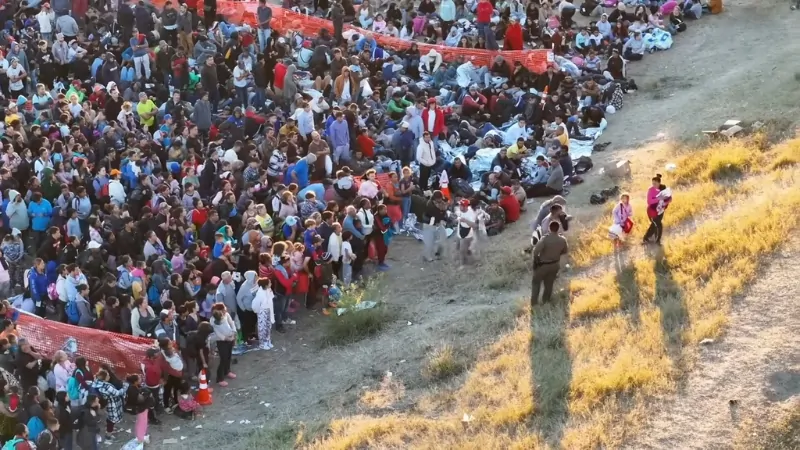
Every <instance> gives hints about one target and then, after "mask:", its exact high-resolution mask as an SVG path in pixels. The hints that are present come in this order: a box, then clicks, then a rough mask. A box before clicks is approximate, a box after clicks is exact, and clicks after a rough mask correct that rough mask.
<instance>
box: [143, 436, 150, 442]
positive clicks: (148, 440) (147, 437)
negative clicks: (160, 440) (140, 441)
mask: <svg viewBox="0 0 800 450" xmlns="http://www.w3.org/2000/svg"><path fill="white" fill-rule="evenodd" d="M144 443H145V444H149V443H150V435H149V434H145V435H144Z"/></svg>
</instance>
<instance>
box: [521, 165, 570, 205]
mask: <svg viewBox="0 0 800 450" xmlns="http://www.w3.org/2000/svg"><path fill="white" fill-rule="evenodd" d="M563 191H564V171H563V170H562V169H561V162H560V161H559V158H558V156H556V155H553V156H551V157H550V175H549V176H548V178H547V182H546V183H540V184H534V185H532V186H530V187H529V188H528V189H527V193H528V197H547V196H550V195H556V194H561V193H562V192H563Z"/></svg>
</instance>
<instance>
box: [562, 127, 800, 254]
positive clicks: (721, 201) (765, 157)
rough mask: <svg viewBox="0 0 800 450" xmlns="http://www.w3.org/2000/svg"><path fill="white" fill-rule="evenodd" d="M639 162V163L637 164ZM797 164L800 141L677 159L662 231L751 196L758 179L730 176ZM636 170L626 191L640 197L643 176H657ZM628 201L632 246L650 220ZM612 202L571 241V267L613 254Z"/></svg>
mask: <svg viewBox="0 0 800 450" xmlns="http://www.w3.org/2000/svg"><path fill="white" fill-rule="evenodd" d="M642 162H643V163H644V161H642ZM798 162H800V142H796V141H789V142H787V143H784V144H781V145H779V146H777V147H775V148H771V149H769V150H768V151H766V152H762V151H761V150H760V147H759V144H758V140H757V139H750V140H734V141H730V142H726V143H724V144H717V145H714V146H712V147H709V148H707V149H704V150H701V151H696V152H692V153H688V154H685V155H683V156H681V157H679V158H678V159H677V160H676V166H677V168H676V170H675V172H674V173H669V172H664V173H662V175H664V181H665V182H666V183H667V184H668V185H675V186H677V187H680V188H681V191H680V192H681V194H680V196H676V197H675V199H674V201H673V202H672V204H671V205H670V208H669V210H668V213H667V214H666V215H665V216H664V226H665V227H666V228H671V227H673V226H675V225H678V224H681V223H683V222H684V221H686V220H687V219H690V218H692V217H694V216H696V215H697V214H699V213H702V212H703V211H707V210H715V209H718V208H720V207H723V206H725V205H727V204H729V203H732V202H737V201H740V200H742V199H744V198H746V197H747V196H748V195H750V194H751V193H752V189H753V187H755V186H758V185H759V184H760V183H762V182H763V180H758V181H756V182H752V183H737V182H733V181H735V180H732V179H731V177H735V176H737V175H750V174H761V173H764V174H765V175H766V176H771V174H772V173H773V172H774V171H775V170H778V169H782V168H789V167H791V166H794V165H795V164H797V163H798ZM644 165H645V168H644V169H639V170H638V171H637V173H636V174H635V175H636V178H635V182H634V183H633V185H632V186H629V187H628V188H629V189H630V190H629V192H631V193H640V194H641V195H642V196H643V195H644V194H643V193H644V192H646V191H647V189H648V188H649V187H650V177H649V176H648V174H651V173H653V172H659V171H660V169H658V168H656V167H654V166H653V165H648V164H644ZM632 195H634V198H633V204H634V222H635V223H636V224H637V226H636V227H635V228H634V231H633V233H632V235H631V239H632V240H633V241H634V242H636V241H637V240H640V239H641V238H642V237H643V236H644V233H645V231H646V230H647V225H648V223H649V219H648V218H647V211H646V209H645V207H644V204H643V202H642V201H641V200H640V199H637V198H636V194H632ZM615 205H616V202H609V204H608V205H607V206H606V209H605V212H604V214H602V215H601V217H602V218H603V219H604V220H603V219H601V220H599V221H598V222H597V223H596V224H595V225H594V226H593V227H590V228H589V229H587V230H584V231H583V232H582V233H580V234H579V235H578V237H577V239H576V242H575V245H574V246H573V251H572V254H571V256H572V260H573V263H574V265H575V267H578V268H585V267H589V266H591V265H592V264H594V263H595V262H596V261H597V260H598V258H602V257H605V256H608V255H611V254H612V253H614V246H613V244H612V242H611V241H610V240H609V239H608V238H607V237H608V227H609V226H610V216H611V210H612V209H613V208H614V206H615Z"/></svg>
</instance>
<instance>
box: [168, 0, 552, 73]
mask: <svg viewBox="0 0 800 450" xmlns="http://www.w3.org/2000/svg"><path fill="white" fill-rule="evenodd" d="M165 2H166V0H154V1H153V4H154V5H155V6H157V7H159V8H160V7H163V6H164V3H165ZM270 8H272V22H271V25H272V27H273V28H274V29H276V30H278V31H280V32H282V33H284V32H286V31H297V32H300V33H302V34H303V35H305V36H313V35H316V34H318V33H319V31H320V30H322V29H323V28H325V29H328V31H330V32H331V34H332V33H333V23H332V22H331V21H330V20H326V19H322V18H319V17H315V16H307V15H305V14H299V13H296V12H294V11H292V10H288V9H284V8H281V7H279V6H276V5H270ZM202 10H203V2H202V0H201V1H200V2H198V5H197V11H198V13H199V12H201V11H202ZM257 10H258V3H257V2H231V1H218V2H217V14H219V15H222V16H223V17H225V18H226V19H227V20H228V21H229V22H230V23H234V24H248V25H250V26H252V27H257V25H258V20H257V15H256V11H257ZM344 29H345V30H355V31H356V32H358V33H359V34H372V35H373V36H375V40H376V41H377V42H378V44H379V45H381V46H382V47H384V48H387V49H390V50H395V51H400V50H405V49H407V48H409V47H411V43H412V41H410V40H402V39H399V38H395V37H391V36H384V35H382V34H378V33H372V32H370V31H367V30H363V29H361V28H358V27H354V26H352V25H347V24H345V26H344ZM417 47H419V51H420V54H421V55H425V54H426V53H428V52H429V51H430V50H431V49H434V50H436V51H437V52H439V53H440V54H441V55H442V58H443V59H444V60H445V61H454V60H455V59H456V57H457V56H458V55H461V56H464V57H468V58H469V57H474V58H475V61H474V62H475V64H477V65H482V66H485V65H491V64H492V61H493V59H494V58H495V57H496V56H498V55H499V56H502V57H503V59H505V60H506V61H508V62H509V63H512V62H516V61H519V62H521V63H522V65H523V66H525V67H527V68H528V69H529V70H531V71H532V72H535V73H543V72H545V71H546V70H547V65H548V63H551V62H553V54H552V52H551V51H550V50H516V51H491V50H479V49H463V48H455V47H448V46H446V45H430V44H423V43H419V42H418V43H417Z"/></svg>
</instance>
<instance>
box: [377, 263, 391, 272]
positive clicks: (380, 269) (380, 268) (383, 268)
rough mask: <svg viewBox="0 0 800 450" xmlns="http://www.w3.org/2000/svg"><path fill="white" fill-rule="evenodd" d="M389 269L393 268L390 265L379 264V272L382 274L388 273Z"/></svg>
mask: <svg viewBox="0 0 800 450" xmlns="http://www.w3.org/2000/svg"><path fill="white" fill-rule="evenodd" d="M389 269H391V267H389V265H388V264H385V263H384V264H378V271H380V272H385V271H387V270H389Z"/></svg>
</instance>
